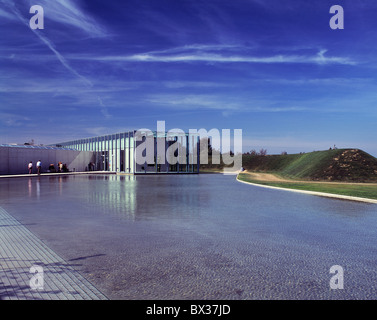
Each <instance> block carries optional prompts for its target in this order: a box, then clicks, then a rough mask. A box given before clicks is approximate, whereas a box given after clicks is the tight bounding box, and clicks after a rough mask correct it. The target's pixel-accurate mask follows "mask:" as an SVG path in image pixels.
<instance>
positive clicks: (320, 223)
mask: <svg viewBox="0 0 377 320" xmlns="http://www.w3.org/2000/svg"><path fill="white" fill-rule="evenodd" d="M0 190H1V195H0V207H1V208H2V210H4V211H3V212H5V213H4V214H6V215H7V217H8V218H9V219H16V220H15V223H16V222H18V223H20V226H18V228H25V230H24V231H25V232H30V233H31V234H33V235H34V236H35V237H36V240H35V241H34V242H38V241H40V245H41V246H44V248H45V249H46V250H50V251H49V252H50V253H51V254H52V255H53V257H54V259H56V260H53V261H54V262H52V260H51V261H50V262H51V263H55V265H59V264H60V265H64V266H65V267H66V269H64V268H63V269H61V270H59V272H58V274H60V275H62V274H63V275H64V270H67V271H66V274H65V275H64V276H65V278H66V280H67V281H68V279H70V277H71V276H72V277H74V276H77V277H81V276H82V277H83V278H80V279H82V281H84V282H85V281H87V282H85V283H86V285H88V286H91V285H92V286H93V287H94V288H95V289H96V290H98V293H99V295H101V294H103V297H108V298H110V299H140V300H144V299H199V300H200V299H237V300H241V299H376V298H377V288H376V287H377V268H376V266H377V263H376V262H377V250H376V243H377V231H376V230H377V228H376V225H377V205H375V204H366V203H356V202H351V201H344V200H337V199H327V198H321V197H316V196H311V195H305V194H296V193H291V192H286V191H280V190H269V189H265V188H260V187H255V186H250V185H245V184H241V183H239V182H237V181H236V180H235V177H234V176H224V175H221V174H219V175H217V174H200V175H192V176H191V175H182V176H176V175H166V176H162V175H161V176H119V175H83V176H80V175H77V176H60V177H32V178H17V179H1V180H0ZM0 224H1V228H2V229H4V228H7V227H8V228H9V225H11V223H9V221H8V222H7V221H5V220H4V221H2V223H0ZM21 247H23V246H21ZM2 250H3V251H4V249H2ZM36 251H37V252H38V250H36ZM29 258H30V257H29ZM33 259H34V260H33ZM38 259H40V258H39V257H34V258H30V259H29V260H30V261H28V262H26V263H24V264H22V265H20V266H19V268H18V269H17V270H18V271H20V273H22V274H24V276H22V277H24V278H25V277H26V275H27V276H28V277H31V274H30V273H29V269H30V267H31V266H32V264H33V263H35V262H36V260H38ZM26 260H27V259H26ZM44 263H45V264H44V265H45V266H46V270H45V272H44V274H45V285H46V287H47V288H49V290H50V291H51V292H52V291H54V290H55V292H58V291H59V289H58V288H56V287H53V285H52V284H49V281H50V280H49V272H50V271H49V268H48V267H47V266H48V263H47V262H44ZM29 264H30V265H29ZM333 265H340V266H342V267H343V270H344V289H342V290H340V289H338V290H334V289H331V288H330V285H329V282H330V279H331V277H332V276H333V275H332V274H330V272H329V271H330V268H331V266H333ZM1 266H2V268H3V270H2V272H3V273H2V274H3V275H4V274H5V276H7V275H8V276H9V272H10V271H9V270H10V269H11V268H10V267H11V266H9V265H6V268H5V260H4V259H2V264H1ZM7 270H8V271H7ZM12 270H14V268H13V269H12ZM0 271H1V270H0ZM4 272H5V273H4ZM4 279H5V278H4ZM14 279H15V280H14V281H13V284H12V285H13V286H14V287H17V285H18V280H17V279H18V278H17V277H15V278H14ZM26 280H27V279H26ZM26 280H25V279H24V280H23V283H27V281H26ZM49 285H50V287H48V286H49ZM83 287H85V285H83ZM19 288H24V289H25V290H26V289H27V288H25V285H24V284H23V285H22V286H21V285H19ZM10 289H11V288H10V287H9V286H8V291H9V290H10ZM53 289H54V290H53ZM21 291H22V290H21ZM63 291H64V290H63ZM71 292H72V290H71ZM75 292H76V291H75ZM6 294H7V291H6V290H4V289H2V295H3V296H5V295H6ZM76 296H77V295H76ZM67 297H68V296H67ZM27 298H38V297H36V296H27ZM70 298H72V297H68V299H70Z"/></svg>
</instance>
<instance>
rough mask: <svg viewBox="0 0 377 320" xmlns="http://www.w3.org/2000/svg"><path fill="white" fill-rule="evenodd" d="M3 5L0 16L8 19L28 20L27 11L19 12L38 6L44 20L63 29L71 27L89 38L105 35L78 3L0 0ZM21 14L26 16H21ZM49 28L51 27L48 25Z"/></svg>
mask: <svg viewBox="0 0 377 320" xmlns="http://www.w3.org/2000/svg"><path fill="white" fill-rule="evenodd" d="M0 3H2V4H3V5H4V7H3V8H2V9H0V16H1V17H5V18H8V19H12V20H16V17H17V18H21V19H22V20H26V18H29V19H30V17H31V16H30V15H28V14H29V10H22V11H21V10H20V7H22V8H24V9H28V8H30V7H31V6H32V5H33V4H38V5H40V6H42V7H43V9H44V15H45V19H46V20H48V21H52V22H54V24H56V23H58V24H62V25H64V27H67V26H71V27H74V28H75V29H76V30H79V31H81V32H83V33H85V34H86V35H87V36H90V37H102V36H105V35H106V31H105V29H104V27H103V26H102V25H100V24H99V23H98V21H96V20H95V19H94V18H93V17H92V16H90V15H89V14H87V13H85V12H83V10H82V9H81V8H80V7H79V3H80V1H72V0H54V1H49V0H39V1H38V3H34V2H33V1H27V0H21V1H17V2H16V1H13V0H0ZM21 12H23V13H26V14H21ZM50 26H51V25H50Z"/></svg>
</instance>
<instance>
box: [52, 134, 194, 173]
mask: <svg viewBox="0 0 377 320" xmlns="http://www.w3.org/2000/svg"><path fill="white" fill-rule="evenodd" d="M56 146H59V147H63V148H70V149H74V150H77V151H90V152H93V153H94V161H93V162H90V163H88V165H87V170H88V171H92V170H93V171H112V172H124V173H133V174H138V173H139V174H140V173H198V172H199V156H198V155H199V136H198V135H192V134H186V133H183V132H177V133H164V132H152V131H149V130H148V131H139V130H138V131H130V132H123V133H117V134H111V135H105V136H100V137H93V138H87V139H80V140H74V141H68V142H62V143H59V144H57V145H56Z"/></svg>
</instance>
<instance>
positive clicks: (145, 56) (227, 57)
mask: <svg viewBox="0 0 377 320" xmlns="http://www.w3.org/2000/svg"><path fill="white" fill-rule="evenodd" d="M229 49H231V50H229ZM236 49H238V50H236ZM219 51H222V52H220V53H219ZM243 51H244V50H240V47H237V46H185V47H180V48H172V49H169V50H163V51H153V52H146V53H139V54H133V55H114V56H86V57H84V56H81V57H80V56H75V57H70V58H72V59H88V60H97V61H102V62H122V61H123V62H165V63H168V62H207V63H263V64H279V63H280V64H281V63H286V64H289V63H292V64H297V63H301V64H302V63H307V64H317V65H324V64H343V65H355V64H357V62H356V61H354V60H352V59H350V58H348V57H339V56H327V55H325V54H326V52H327V50H320V51H319V52H317V53H314V54H310V55H292V54H274V55H264V56H256V55H252V54H245V53H244V52H243Z"/></svg>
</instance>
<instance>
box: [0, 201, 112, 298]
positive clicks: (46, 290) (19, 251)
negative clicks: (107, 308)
mask: <svg viewBox="0 0 377 320" xmlns="http://www.w3.org/2000/svg"><path fill="white" fill-rule="evenodd" d="M33 266H39V267H42V268H43V273H31V272H30V271H31V267H33ZM34 272H35V271H34ZM40 276H43V282H41V281H40V280H39V282H37V281H36V279H37V278H38V277H40ZM31 285H32V286H34V287H38V286H42V285H43V288H34V289H32V288H31ZM37 299H38V300H105V299H107V298H106V296H105V295H103V294H102V293H101V292H100V291H98V290H97V289H96V288H95V287H94V286H93V285H92V284H91V283H90V282H89V281H87V280H86V279H85V278H84V277H83V276H81V275H80V274H79V272H77V271H75V269H74V268H73V267H72V266H71V265H70V264H69V263H67V262H66V261H64V260H63V259H62V258H61V257H59V256H58V255H57V254H56V253H55V252H54V251H52V250H51V249H50V248H48V247H47V246H46V245H45V244H44V243H43V242H42V241H41V240H40V239H39V238H38V237H36V235H34V234H33V233H32V232H31V231H30V230H28V229H27V228H26V227H25V226H23V225H22V224H21V223H20V222H19V221H18V220H16V219H15V218H13V217H12V216H11V215H10V214H9V213H7V212H6V211H5V210H4V209H3V208H1V207H0V300H37Z"/></svg>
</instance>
